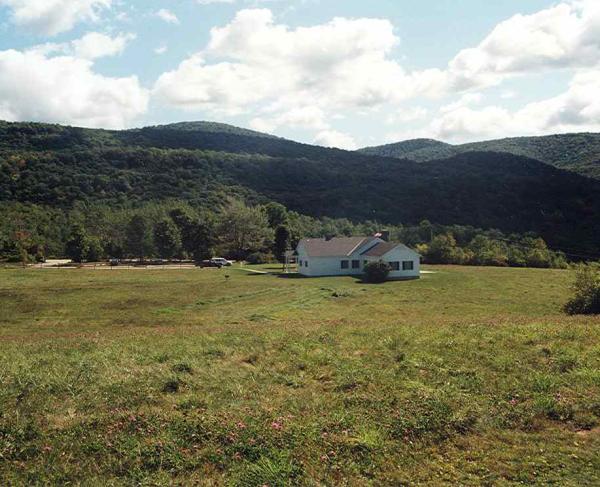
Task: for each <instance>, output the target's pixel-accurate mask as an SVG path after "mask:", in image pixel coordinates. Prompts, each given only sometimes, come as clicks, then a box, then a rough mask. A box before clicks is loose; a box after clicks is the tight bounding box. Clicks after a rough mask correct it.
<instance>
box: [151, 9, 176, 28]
mask: <svg viewBox="0 0 600 487" xmlns="http://www.w3.org/2000/svg"><path fill="white" fill-rule="evenodd" d="M154 15H156V16H157V17H158V18H159V19H161V20H164V21H165V22H166V23H167V24H179V19H178V18H177V15H175V14H174V13H173V12H171V11H170V10H168V9H166V8H161V9H160V10H157V11H156V13H155V14H154Z"/></svg>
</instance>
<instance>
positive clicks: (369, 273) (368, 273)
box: [363, 260, 391, 283]
mask: <svg viewBox="0 0 600 487" xmlns="http://www.w3.org/2000/svg"><path fill="white" fill-rule="evenodd" d="M390 271H391V268H390V266H389V265H388V264H387V263H385V262H383V261H381V260H380V261H379V262H369V263H368V264H367V265H365V268H364V271H363V272H364V274H363V280H364V281H365V282H371V283H380V282H385V280H386V279H387V277H388V275H389V273H390Z"/></svg>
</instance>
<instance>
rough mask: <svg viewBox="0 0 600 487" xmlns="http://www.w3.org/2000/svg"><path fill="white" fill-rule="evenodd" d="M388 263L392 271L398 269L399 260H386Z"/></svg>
mask: <svg viewBox="0 0 600 487" xmlns="http://www.w3.org/2000/svg"><path fill="white" fill-rule="evenodd" d="M388 264H390V267H391V268H392V270H393V271H399V270H400V262H388Z"/></svg>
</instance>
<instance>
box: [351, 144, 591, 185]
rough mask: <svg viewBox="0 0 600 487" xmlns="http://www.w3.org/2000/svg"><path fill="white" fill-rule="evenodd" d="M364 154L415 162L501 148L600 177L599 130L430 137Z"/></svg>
mask: <svg viewBox="0 0 600 487" xmlns="http://www.w3.org/2000/svg"><path fill="white" fill-rule="evenodd" d="M360 152H361V153H363V154H369V155H374V156H384V157H396V158H399V159H411V160H413V161H417V162H426V161H433V160H436V159H444V158H447V157H452V156H455V155H458V154H464V153H465V152H503V153H507V154H513V155H516V156H524V157H529V158H531V159H536V160H538V161H542V162H545V163H547V164H552V165H553V166H556V167H559V168H561V169H566V170H569V171H573V172H576V173H579V174H582V175H584V176H589V177H593V178H596V179H600V134H593V133H581V134H560V135H547V136H541V137H512V138H506V139H498V140H488V141H484V142H473V143H469V144H461V145H451V144H447V143H445V142H440V141H438V140H433V139H414V140H406V141H403V142H398V143H395V144H387V145H381V146H377V147H367V148H364V149H360Z"/></svg>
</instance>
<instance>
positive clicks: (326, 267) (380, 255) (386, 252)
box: [296, 236, 421, 279]
mask: <svg viewBox="0 0 600 487" xmlns="http://www.w3.org/2000/svg"><path fill="white" fill-rule="evenodd" d="M296 253H297V254H298V257H297V260H298V272H299V273H300V274H302V275H304V276H308V277H319V276H352V275H360V274H362V273H363V269H364V266H365V265H366V264H367V263H369V262H377V261H380V260H382V261H384V262H387V263H388V264H389V265H390V267H391V268H392V271H391V272H390V275H389V279H417V278H419V277H420V275H421V274H420V257H421V256H420V255H419V254H418V253H417V252H415V251H414V250H412V249H409V248H408V247H407V246H406V245H404V244H401V243H394V242H387V241H386V240H384V239H382V238H380V237H379V236H374V237H334V238H330V239H324V238H306V239H303V240H301V241H300V242H299V243H298V247H297V248H296Z"/></svg>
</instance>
